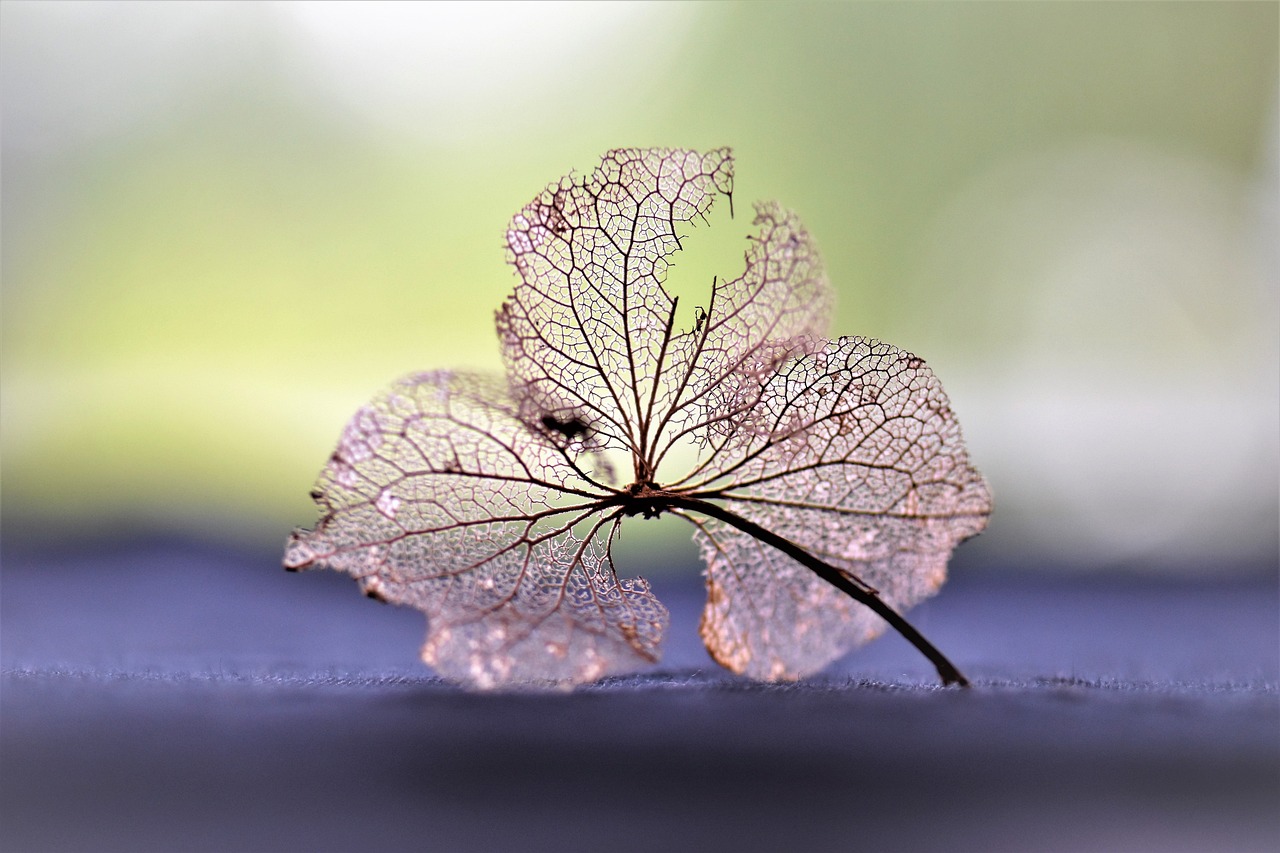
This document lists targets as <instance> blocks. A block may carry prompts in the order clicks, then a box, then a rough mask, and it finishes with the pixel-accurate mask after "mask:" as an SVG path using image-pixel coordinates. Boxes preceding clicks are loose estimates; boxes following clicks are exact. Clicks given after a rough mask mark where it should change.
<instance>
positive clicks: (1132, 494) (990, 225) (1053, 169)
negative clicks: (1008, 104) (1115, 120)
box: [915, 125, 1280, 566]
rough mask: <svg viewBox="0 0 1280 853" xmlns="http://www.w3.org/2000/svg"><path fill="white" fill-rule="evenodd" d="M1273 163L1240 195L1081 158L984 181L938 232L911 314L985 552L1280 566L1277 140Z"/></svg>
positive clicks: (1108, 158)
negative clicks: (977, 510)
mask: <svg viewBox="0 0 1280 853" xmlns="http://www.w3.org/2000/svg"><path fill="white" fill-rule="evenodd" d="M1273 128H1274V125H1273ZM1269 151H1270V168H1269V173H1268V174H1266V175H1264V176H1263V177H1262V178H1261V179H1260V180H1258V181H1252V182H1251V181H1244V180H1241V179H1240V178H1239V176H1237V175H1235V174H1233V173H1231V172H1229V171H1227V170H1225V169H1223V168H1222V167H1221V166H1218V165H1216V164H1215V163H1214V162H1212V161H1210V160H1207V159H1206V158H1203V157H1200V156H1197V155H1196V154H1194V153H1178V154H1171V153H1168V152H1166V151H1162V150H1159V149H1153V148H1150V147H1144V146H1143V145H1141V144H1138V143H1135V142H1133V141H1131V140H1123V139H1088V140H1082V141H1079V142H1077V143H1074V144H1071V145H1068V146H1062V147H1057V148H1054V149H1051V150H1047V151H1038V152H1034V153H1028V154H1025V155H1023V156H1020V157H1018V158H1016V159H1012V160H1009V161H1006V162H1001V163H998V164H996V165H994V166H993V167H991V168H990V169H989V170H987V171H984V172H983V173H981V174H978V175H975V176H973V178H972V179H971V180H970V181H969V182H968V183H967V184H966V185H965V186H964V187H963V188H962V189H961V190H960V191H959V192H958V193H957V194H956V195H955V196H954V197H953V198H952V200H951V202H950V204H949V205H948V206H947V207H946V208H945V209H944V210H943V211H942V212H941V213H940V215H939V217H938V220H937V222H936V224H935V227H934V231H933V234H932V236H931V239H930V241H929V243H928V249H927V252H926V255H925V258H924V260H923V261H922V264H921V270H920V273H919V280H918V282H916V284H915V295H916V298H917V300H918V302H917V305H916V307H917V310H919V311H920V312H921V313H922V315H923V316H928V317H929V318H930V322H929V323H927V324H925V325H926V328H927V329H930V330H932V331H933V332H934V335H928V334H927V333H926V336H925V337H926V338H927V339H928V340H929V341H930V348H931V351H932V357H933V359H934V360H935V362H937V361H941V362H945V363H946V364H947V365H948V367H949V369H948V371H947V373H948V378H947V387H948V389H949V390H950V393H951V395H952V398H953V400H954V403H955V406H956V408H957V410H958V411H959V413H960V415H961V416H962V421H963V423H965V424H966V427H967V429H966V433H967V435H968V436H969V440H970V445H971V449H972V452H973V453H974V456H975V458H977V459H978V460H980V461H981V462H982V464H983V466H984V469H985V472H986V474H987V476H988V478H989V479H990V480H991V481H992V483H993V486H994V490H995V493H996V500H997V506H998V508H999V513H998V515H997V517H996V520H995V526H994V528H993V529H994V530H998V531H999V534H998V535H1000V536H1009V537H1012V538H1014V539H1016V540H1018V541H1019V542H1020V543H1021V545H1022V546H1023V547H1024V548H1026V549H1027V550H1031V551H1035V552H1038V553H1054V554H1061V555H1064V558H1066V559H1071V560H1078V561H1082V562H1085V563H1093V564H1104V565H1105V564H1114V563H1138V564H1141V563H1145V562H1148V561H1151V560H1152V559H1153V558H1156V557H1158V558H1160V559H1161V560H1162V562H1163V564H1164V565H1169V564H1170V563H1171V562H1172V563H1174V564H1177V563H1179V562H1180V563H1182V564H1183V565H1186V566H1190V565H1194V564H1197V563H1202V562H1203V561H1205V560H1210V561H1213V560H1219V561H1222V562H1226V563H1230V562H1231V561H1234V560H1241V559H1257V560H1266V559H1269V558H1271V557H1273V556H1274V555H1275V548H1276V542H1275V539H1274V536H1273V535H1271V536H1269V535H1266V534H1265V533H1263V535H1259V534H1260V532H1264V531H1274V529H1275V527H1276V519H1277V513H1278V512H1280V505H1278V503H1277V490H1278V473H1277V472H1280V454H1278V447H1280V322H1278V318H1280V291H1278V285H1277V247H1278V245H1280V237H1278V235H1280V222H1278V221H1277V179H1276V162H1277V161H1276V140H1275V137H1274V136H1273V137H1272V139H1271V140H1270V141H1269ZM947 324H950V325H953V326H959V327H960V328H964V329H966V330H967V334H966V335H963V336H956V335H953V334H947V329H946V328H945V325H947Z"/></svg>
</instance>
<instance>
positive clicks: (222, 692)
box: [0, 543, 1280, 851]
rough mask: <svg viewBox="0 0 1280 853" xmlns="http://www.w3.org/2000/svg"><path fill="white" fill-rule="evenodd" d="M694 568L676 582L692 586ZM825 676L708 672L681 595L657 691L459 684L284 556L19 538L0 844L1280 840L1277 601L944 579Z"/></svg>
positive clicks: (816, 846)
mask: <svg viewBox="0 0 1280 853" xmlns="http://www.w3.org/2000/svg"><path fill="white" fill-rule="evenodd" d="M690 572H691V573H692V572H695V570H693V569H692V568H691V569H690ZM956 575H957V577H956V579H954V580H953V581H952V582H951V584H949V585H948V586H947V587H946V588H945V589H944V590H943V593H942V595H941V596H940V597H939V598H938V599H936V600H935V601H934V602H931V603H929V604H927V605H925V606H924V607H921V608H918V609H917V610H916V611H914V612H913V621H914V622H915V623H916V624H917V626H918V627H920V628H921V629H922V630H923V631H924V633H925V634H926V635H927V636H929V637H930V639H932V640H933V641H934V642H935V643H937V645H938V646H939V647H940V648H942V649H943V650H944V651H945V652H947V653H948V655H949V656H950V657H951V658H952V659H953V660H954V661H955V662H956V663H957V664H958V665H960V667H961V669H963V670H965V671H966V673H967V674H968V675H969V676H970V677H971V678H972V679H973V680H974V682H975V686H974V688H973V689H971V690H967V691H965V690H960V689H954V688H953V689H940V688H937V687H935V686H934V685H935V679H934V676H933V674H932V672H931V669H930V667H929V665H928V664H927V663H926V662H925V661H924V660H923V659H922V658H920V657H919V655H918V654H916V653H915V652H914V650H912V649H911V648H910V647H909V646H907V645H906V644H905V643H904V642H903V641H901V640H899V639H898V638H896V637H892V638H885V639H883V640H881V641H878V642H877V643H875V644H873V645H871V646H870V647H868V648H867V649H865V650H862V651H860V652H858V653H855V654H854V655H852V656H850V657H849V658H848V659H846V660H845V661H842V662H841V663H840V664H838V665H837V666H836V667H834V668H833V669H832V670H831V671H830V672H829V673H827V674H826V675H825V676H824V677H823V678H822V679H820V680H815V681H812V682H808V683H804V684H800V685H793V686H786V687H770V686H760V685H754V684H750V683H746V682H743V681H741V680H738V679H735V678H732V677H730V676H728V675H725V674H722V673H721V672H720V671H718V670H717V668H716V667H715V666H714V665H713V664H711V663H710V662H709V660H708V659H707V657H706V655H705V653H704V652H702V651H701V647H700V645H699V644H698V641H697V638H696V621H697V611H698V607H699V605H700V601H699V590H698V588H697V586H696V584H691V583H681V582H671V583H665V584H656V585H655V586H656V589H657V592H658V593H659V595H660V596H662V597H663V598H664V600H666V601H667V602H668V604H669V605H670V606H671V609H672V612H673V622H674V624H673V628H672V631H671V637H670V638H669V640H668V644H667V658H666V660H665V661H664V663H663V664H662V665H661V666H660V667H658V668H656V669H654V670H653V671H651V672H648V673H643V674H640V675H638V676H635V677H629V678H620V679H614V680H611V681H607V682H605V683H602V684H599V685H594V686H591V687H588V688H585V689H580V690H578V691H575V692H573V693H568V694H555V695H546V694H514V695H511V694H506V695H471V694H467V693H464V692H461V691H459V690H457V689H455V688H452V687H450V686H448V685H444V684H442V683H440V682H439V681H437V680H436V679H434V678H432V677H431V675H430V672H429V671H428V670H427V669H426V668H425V667H424V666H422V665H421V664H419V663H418V662H417V659H416V650H417V646H418V644H419V643H420V642H421V638H422V621H421V618H420V617H419V616H418V615H417V614H416V613H413V612H410V611H406V610H402V609H397V608H391V607H385V606H380V605H378V604H376V603H374V602H371V601H369V600H367V599H364V598H362V597H361V596H359V595H358V594H357V592H356V590H355V588H354V587H353V586H352V584H351V583H350V582H349V581H347V580H346V579H344V578H341V577H339V576H336V575H330V574H328V573H317V574H308V575H288V574H286V573H284V572H283V571H281V570H279V568H278V566H277V564H276V562H275V555H274V554H264V555H246V554H239V553H233V552H227V551H220V550H217V549H213V548H203V547H197V546H192V545H184V544H174V543H167V544H166V543H150V544H134V545H118V546H112V547H106V546H103V547H99V548H97V549H93V550H90V549H81V550H79V551H72V550H68V549H63V550H60V551H59V550H51V549H44V550H39V549H25V550H14V549H10V551H9V552H8V553H6V555H5V558H4V564H3V575H2V576H0V577H2V585H0V663H2V664H3V671H4V674H3V684H2V690H0V768H2V772H0V844H3V849H5V850H13V851H26V850H94V851H98V850H131V851H137V850H375V849H382V850H396V849H414V850H475V849H478V850H592V851H597V850H695V849H696V850H735V851H737V850H781V849H787V850H793V849H795V850H805V849H807V850H859V849H866V850H931V849H946V850H1002V849H1007V850H1159V851H1165V850H1215V851H1225V850H1274V849H1276V848H1277V845H1280V810H1278V809H1277V805H1278V804H1280V689H1278V687H1277V681H1278V679H1280V615H1278V611H1280V607H1278V596H1277V582H1276V577H1275V575H1274V574H1272V573H1264V574H1261V575H1254V576H1252V577H1251V578H1247V579H1237V580H1234V581H1231V582H1228V583H1216V584H1215V583H1207V582H1190V581H1171V580H1160V579H1153V578H1145V579H1144V578H1128V579H1119V580H1118V579H1110V580H1108V579H1104V578H1100V577H1092V578H1090V577H1085V578H1079V577H1075V578H1073V577H1067V576H1060V577H1048V578H1046V577H1044V576H1018V575H1014V574H1008V573H1001V574H993V573H991V572H982V571H979V570H969V571H965V570H963V567H962V568H961V570H960V571H958V572H956Z"/></svg>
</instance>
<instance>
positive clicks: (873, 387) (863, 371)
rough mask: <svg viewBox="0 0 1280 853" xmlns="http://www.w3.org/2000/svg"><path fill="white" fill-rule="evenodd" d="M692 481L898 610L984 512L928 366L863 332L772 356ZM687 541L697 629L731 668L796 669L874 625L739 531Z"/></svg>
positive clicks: (986, 503)
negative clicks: (766, 374)
mask: <svg viewBox="0 0 1280 853" xmlns="http://www.w3.org/2000/svg"><path fill="white" fill-rule="evenodd" d="M704 475H705V476H707V481H706V482H705V483H704V484H703V485H702V489H703V490H704V492H707V493H712V494H716V495H717V496H718V497H719V498H721V499H722V501H723V503H724V505H725V506H726V507H728V508H729V509H731V510H732V511H733V512H735V513H737V514H739V515H741V516H743V517H744V518H747V519H749V520H750V521H753V522H755V523H756V524H759V525H760V526H762V527H764V528H766V529H769V530H771V531H773V532H774V533H777V534H778V535H780V536H782V537H784V538H786V539H789V540H790V541H791V542H794V543H795V544H797V545H799V546H801V547H802V548H804V549H805V550H807V551H808V552H809V553H811V554H813V555H815V556H817V557H818V558H820V559H822V560H824V561H826V562H828V563H830V564H831V565H833V566H835V567H837V568H839V569H841V570H843V571H845V572H847V573H849V574H850V575H852V576H855V577H857V578H860V579H861V580H862V581H864V582H865V583H867V584H869V585H870V586H872V587H874V588H876V589H877V590H879V592H880V596H881V598H882V599H884V600H885V601H886V602H887V603H888V604H889V605H890V606H892V607H893V608H895V609H897V610H902V609H905V608H907V607H910V606H911V605H913V604H915V603H917V602H919V601H920V600H922V599H924V598H926V597H928V596H929V595H932V594H933V593H934V592H935V591H936V590H937V589H938V587H939V586H940V585H941V583H942V581H943V579H944V577H945V574H946V563H947V559H948V557H949V556H950V554H951V551H952V550H953V549H954V548H955V546H956V545H957V544H959V543H960V542H961V541H962V540H964V539H966V538H968V537H970V536H973V535H975V534H977V533H978V532H979V531H981V530H982V529H983V527H984V526H985V525H986V520H987V516H988V514H989V513H990V511H991V499H990V495H989V493H988V491H987V488H986V484H985V483H984V482H983V480H982V477H981V476H980V475H979V474H978V472H977V471H976V470H975V469H974V468H972V467H971V466H970V464H969V460H968V454H967V453H966V451H965V449H964V442H963V438H962V437H961V434H960V427H959V425H958V423H957V422H956V419H955V417H954V415H953V414H952V412H951V409H950V407H949V405H948V401H947V397H946V395H945V394H944V393H943V391H942V386H941V384H940V383H939V382H938V380H937V379H936V378H935V377H934V375H933V373H932V372H931V371H930V370H929V369H928V367H926V366H925V364H924V362H922V361H921V360H920V359H918V358H916V357H915V356H913V355H911V354H910V353H907V352H903V351H902V350H899V349H896V348H895V347H892V346H889V345H888V344H883V343H878V342H873V341H868V340H866V339H863V338H841V339H840V340H838V341H831V342H827V343H826V344H825V345H824V346H822V347H821V348H817V349H815V351H814V352H811V353H808V354H805V355H802V356H799V357H795V358H793V359H791V360H789V361H787V362H786V363H785V364H783V365H782V366H781V367H780V368H779V370H778V371H777V372H776V373H775V374H774V375H773V376H772V377H770V378H769V379H768V381H767V382H766V383H765V385H764V388H763V392H762V394H761V396H760V400H759V402H758V404H757V405H756V407H755V408H754V409H752V411H751V412H749V413H747V414H746V416H744V417H743V418H742V419H741V420H740V421H739V423H738V425H737V428H736V430H735V431H734V432H733V433H732V435H731V436H729V437H728V438H727V439H726V440H724V441H723V442H722V443H721V444H720V445H719V446H718V448H717V453H716V456H715V458H714V463H713V464H712V465H710V466H708V467H707V468H706V469H705V470H704ZM696 538H697V539H698V541H699V544H700V546H701V549H702V553H703V556H704V557H705V558H706V560H707V583H708V589H709V596H708V605H707V610H706V613H705V615H704V618H703V629H702V633H703V638H704V640H705V641H706V642H707V645H708V648H709V649H710V650H711V652H712V655H713V656H714V657H715V658H716V659H717V660H719V661H721V662H722V663H724V664H725V665H726V666H729V667H730V668H731V669H734V670H735V671H738V672H744V673H747V674H749V675H752V676H753V677H756V678H769V679H776V678H797V677H801V676H803V675H806V674H808V673H811V672H814V671H816V670H818V669H821V668H822V667H823V666H825V665H826V664H828V663H830V662H831V661H832V660H834V659H835V658H837V657H839V656H840V655H842V654H844V653H845V652H846V651H848V650H849V649H851V648H853V647H854V646H856V645H858V644H859V643H861V642H864V641H865V640H867V639H869V638H870V637H872V636H875V635H876V634H878V633H879V631H880V630H881V628H882V627H883V623H882V622H881V620H880V619H879V617H877V616H875V615H874V614H872V613H871V612H870V611H869V610H867V609H866V608H864V607H862V606H860V605H858V604H855V603H854V602H852V601H851V600H849V599H848V598H846V597H844V596H843V595H842V594H840V593H839V592H838V591H837V590H835V589H834V588H833V587H830V586H829V585H827V584H826V583H825V582H823V581H821V580H820V579H818V578H817V577H816V576H814V575H813V574H812V573H810V572H809V571H808V570H807V569H804V568H803V567H801V566H799V565H798V564H796V563H795V562H794V561H793V560H791V559H790V558H789V557H786V556H785V555H783V554H782V553H781V552H779V551H777V550H775V549H773V548H769V547H766V546H764V545H762V544H760V543H759V542H757V541H755V540H754V539H752V538H751V537H749V536H747V535H746V534H744V533H742V532H741V531H739V530H737V529H734V528H731V527H728V526H726V525H725V524H723V523H722V522H719V521H716V520H708V521H706V522H703V523H701V524H700V526H699V530H698V533H697V534H696Z"/></svg>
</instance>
